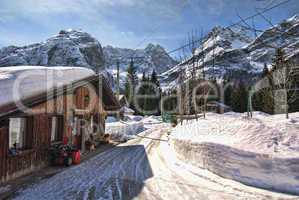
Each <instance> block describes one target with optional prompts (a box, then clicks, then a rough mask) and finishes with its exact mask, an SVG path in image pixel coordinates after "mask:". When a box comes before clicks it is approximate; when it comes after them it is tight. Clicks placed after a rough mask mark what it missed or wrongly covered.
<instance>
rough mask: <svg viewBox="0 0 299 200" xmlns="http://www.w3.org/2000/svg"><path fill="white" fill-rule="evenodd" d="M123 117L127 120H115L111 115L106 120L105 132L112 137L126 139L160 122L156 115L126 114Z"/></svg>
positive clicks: (119, 139)
mask: <svg viewBox="0 0 299 200" xmlns="http://www.w3.org/2000/svg"><path fill="white" fill-rule="evenodd" d="M125 118H126V119H127V120H128V121H116V119H115V118H112V117H110V118H108V120H106V122H107V123H106V133H108V134H110V135H111V138H112V139H114V140H118V141H127V140H129V139H132V138H135V137H134V136H135V135H137V134H138V133H141V132H142V131H144V130H146V129H150V128H152V126H153V125H155V124H160V123H162V119H161V117H156V116H149V117H142V116H139V115H128V116H125Z"/></svg>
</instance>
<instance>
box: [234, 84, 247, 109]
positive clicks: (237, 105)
mask: <svg viewBox="0 0 299 200" xmlns="http://www.w3.org/2000/svg"><path fill="white" fill-rule="evenodd" d="M247 98H248V91H247V88H246V86H245V85H244V83H243V82H242V81H240V82H239V84H238V85H237V86H236V87H234V90H233V92H232V98H231V106H232V109H233V111H235V112H240V113H243V112H246V111H247V105H248V99H247Z"/></svg>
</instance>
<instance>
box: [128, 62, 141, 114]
mask: <svg viewBox="0 0 299 200" xmlns="http://www.w3.org/2000/svg"><path fill="white" fill-rule="evenodd" d="M137 84H138V76H137V70H136V68H135V66H134V62H133V59H132V60H131V62H130V64H129V67H128V69H127V78H126V83H125V95H126V97H127V99H128V100H129V101H130V107H131V108H132V109H134V105H133V97H134V95H135V87H136V86H137Z"/></svg>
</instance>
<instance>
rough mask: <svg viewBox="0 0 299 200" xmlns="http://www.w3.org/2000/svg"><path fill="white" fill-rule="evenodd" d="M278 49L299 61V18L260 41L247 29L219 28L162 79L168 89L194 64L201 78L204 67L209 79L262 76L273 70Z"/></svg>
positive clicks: (275, 27) (278, 26) (273, 29)
mask: <svg viewBox="0 0 299 200" xmlns="http://www.w3.org/2000/svg"><path fill="white" fill-rule="evenodd" d="M277 48H283V49H284V51H285V52H286V54H287V58H288V59H290V60H293V61H295V62H297V63H298V61H299V17H298V16H294V17H292V18H290V19H287V20H284V21H283V22H281V23H280V24H278V25H276V26H274V27H271V28H269V29H267V30H265V31H264V32H263V33H262V34H261V35H259V36H258V37H257V38H256V39H251V37H250V36H249V35H248V34H247V33H246V31H243V30H233V29H230V28H221V27H215V28H214V29H212V31H211V32H210V33H209V34H208V35H207V36H206V37H205V39H204V41H203V45H202V46H201V47H200V48H198V49H196V51H195V54H194V57H192V56H191V57H190V58H188V59H186V60H185V61H183V62H181V63H180V64H178V65H177V66H175V67H173V68H172V69H170V70H168V71H166V72H164V73H163V74H161V76H160V79H161V81H162V83H163V84H164V86H165V87H166V86H167V87H166V88H165V89H167V88H169V87H174V86H175V85H177V83H178V76H179V74H180V73H183V74H186V75H185V76H187V77H190V76H191V73H192V70H193V64H192V60H193V59H195V60H198V62H197V63H196V65H195V68H196V73H197V74H196V75H197V76H200V74H201V72H202V66H204V71H205V75H206V76H207V77H215V78H220V79H221V78H223V77H224V76H230V77H232V78H234V77H236V78H239V79H240V78H244V79H251V78H252V77H254V76H256V75H257V74H259V73H260V72H261V71H262V69H263V66H264V64H267V66H268V67H271V63H272V59H273V57H274V54H275V50H276V49H277Z"/></svg>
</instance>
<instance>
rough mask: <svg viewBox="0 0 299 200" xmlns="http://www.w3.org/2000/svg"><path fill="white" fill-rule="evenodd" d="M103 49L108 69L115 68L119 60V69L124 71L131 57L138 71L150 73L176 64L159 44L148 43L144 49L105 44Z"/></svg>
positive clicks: (165, 69) (163, 70) (159, 71)
mask: <svg viewBox="0 0 299 200" xmlns="http://www.w3.org/2000/svg"><path fill="white" fill-rule="evenodd" d="M103 51H104V55H105V60H106V66H107V68H108V69H110V70H113V69H116V63H117V61H119V64H120V71H122V72H125V71H126V69H127V67H128V66H129V64H130V61H131V58H132V57H133V58H134V59H133V60H134V65H135V66H136V67H137V71H138V72H139V73H143V72H146V73H151V72H152V71H153V70H155V71H156V72H158V73H162V72H165V71H167V70H168V69H170V68H171V67H173V66H175V65H176V64H177V62H176V61H174V60H173V58H171V57H170V56H169V55H168V54H167V52H166V51H165V49H164V48H163V47H161V46H160V45H154V44H149V45H148V46H147V47H146V48H145V49H137V50H133V49H126V48H117V47H112V46H106V47H104V48H103Z"/></svg>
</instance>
